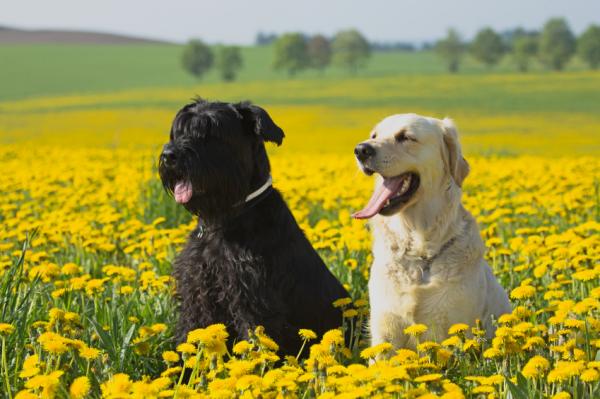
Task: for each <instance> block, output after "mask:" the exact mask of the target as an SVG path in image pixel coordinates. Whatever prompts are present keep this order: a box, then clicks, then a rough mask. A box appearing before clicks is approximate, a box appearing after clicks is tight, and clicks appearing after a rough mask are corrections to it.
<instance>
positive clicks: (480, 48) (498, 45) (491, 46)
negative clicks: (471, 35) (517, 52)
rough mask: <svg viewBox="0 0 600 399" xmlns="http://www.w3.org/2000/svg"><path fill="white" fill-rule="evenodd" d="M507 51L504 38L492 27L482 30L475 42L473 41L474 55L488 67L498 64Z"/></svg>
mask: <svg viewBox="0 0 600 399" xmlns="http://www.w3.org/2000/svg"><path fill="white" fill-rule="evenodd" d="M505 52H506V47H505V45H504V43H502V38H501V37H500V35H498V34H497V33H496V32H494V31H493V30H492V29H491V28H485V29H482V30H480V31H479V33H477V36H476V37H475V39H474V40H473V43H471V53H472V54H473V57H475V59H476V60H478V61H480V62H481V63H483V64H485V65H486V66H487V67H492V66H494V65H496V64H497V63H498V62H499V61H500V60H501V59H502V57H503V56H504V53H505Z"/></svg>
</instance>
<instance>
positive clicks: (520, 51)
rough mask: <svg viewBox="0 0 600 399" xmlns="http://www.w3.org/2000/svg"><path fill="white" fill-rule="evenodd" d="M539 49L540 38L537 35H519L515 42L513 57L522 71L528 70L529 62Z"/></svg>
mask: <svg viewBox="0 0 600 399" xmlns="http://www.w3.org/2000/svg"><path fill="white" fill-rule="evenodd" d="M537 51H538V39H537V38H536V37H535V36H527V35H523V36H519V37H517V38H516V39H515V40H514V42H513V58H514V60H515V63H516V64H517V68H518V69H519V71H521V72H527V70H528V69H529V62H530V61H531V58H533V57H534V56H535V55H536V54H537Z"/></svg>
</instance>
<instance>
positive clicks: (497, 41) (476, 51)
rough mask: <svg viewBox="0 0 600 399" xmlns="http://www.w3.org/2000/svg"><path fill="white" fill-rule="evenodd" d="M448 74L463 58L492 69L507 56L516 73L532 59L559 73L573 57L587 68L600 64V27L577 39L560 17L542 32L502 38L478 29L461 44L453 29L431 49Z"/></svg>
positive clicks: (516, 32)
mask: <svg viewBox="0 0 600 399" xmlns="http://www.w3.org/2000/svg"><path fill="white" fill-rule="evenodd" d="M433 48H434V50H435V51H436V53H437V54H438V55H439V56H440V57H441V58H442V59H443V60H444V62H445V64H446V67H447V68H448V70H449V71H450V72H457V71H458V70H459V68H460V65H461V61H462V60H463V58H464V56H465V55H467V54H471V56H473V58H475V59H476V60H477V61H479V62H480V63H482V64H483V65H485V66H487V67H488V68H493V67H494V66H495V65H497V64H498V63H499V62H500V61H501V60H502V59H503V58H504V57H505V56H507V55H509V56H511V58H512V61H513V63H514V64H515V66H516V67H517V69H518V70H519V71H522V72H526V71H527V70H528V69H529V68H530V65H531V63H532V61H534V60H538V61H539V62H540V63H541V64H542V65H544V66H545V67H546V68H549V69H553V70H557V71H560V70H562V69H564V67H565V66H566V65H567V63H568V62H569V61H570V60H571V58H573V56H574V55H575V54H577V55H578V56H579V58H581V59H582V60H583V61H584V62H585V63H586V64H587V65H589V67H590V68H592V69H596V68H597V67H598V66H599V65H600V26H597V25H591V26H590V27H588V29H587V30H586V31H585V32H583V33H582V34H581V35H580V36H579V37H576V36H575V34H573V32H572V31H571V29H570V28H569V25H568V24H567V22H566V21H565V20H564V19H562V18H553V19H550V20H549V21H548V22H546V24H545V25H544V26H543V28H542V30H541V31H532V32H527V31H525V30H524V29H515V30H513V31H512V32H509V33H508V34H505V35H501V34H499V33H497V32H495V31H494V30H493V29H491V28H484V29H481V30H480V31H479V32H478V33H477V35H476V36H475V38H474V39H473V40H472V41H471V42H470V43H466V42H463V41H462V40H461V38H460V36H459V34H458V33H457V32H456V30H454V29H450V30H449V31H448V35H447V36H446V37H445V38H444V39H442V40H439V41H438V42H437V43H436V44H435V46H434V47H433Z"/></svg>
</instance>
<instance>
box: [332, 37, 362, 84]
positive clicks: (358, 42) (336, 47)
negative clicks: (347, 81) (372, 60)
mask: <svg viewBox="0 0 600 399" xmlns="http://www.w3.org/2000/svg"><path fill="white" fill-rule="evenodd" d="M331 48H332V50H333V62H334V64H336V65H338V66H340V67H342V68H346V69H348V70H349V71H350V72H351V73H356V72H357V71H358V69H360V68H362V67H364V66H365V65H366V64H367V61H368V59H369V57H370V56H371V47H370V46H369V42H368V41H367V39H365V37H364V36H363V35H361V34H360V32H358V31H357V30H356V29H349V30H344V31H340V32H338V33H336V35H335V36H334V38H333V42H332V44H331Z"/></svg>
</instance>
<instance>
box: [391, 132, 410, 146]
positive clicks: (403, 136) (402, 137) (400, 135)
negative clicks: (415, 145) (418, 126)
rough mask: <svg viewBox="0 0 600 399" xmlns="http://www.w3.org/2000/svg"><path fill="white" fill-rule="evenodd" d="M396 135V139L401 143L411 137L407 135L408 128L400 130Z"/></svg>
mask: <svg viewBox="0 0 600 399" xmlns="http://www.w3.org/2000/svg"><path fill="white" fill-rule="evenodd" d="M394 137H395V138H396V141H397V142H399V143H401V142H403V141H406V140H410V138H409V137H408V136H407V135H406V129H402V130H400V131H399V132H398V133H396V134H395V135H394Z"/></svg>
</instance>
